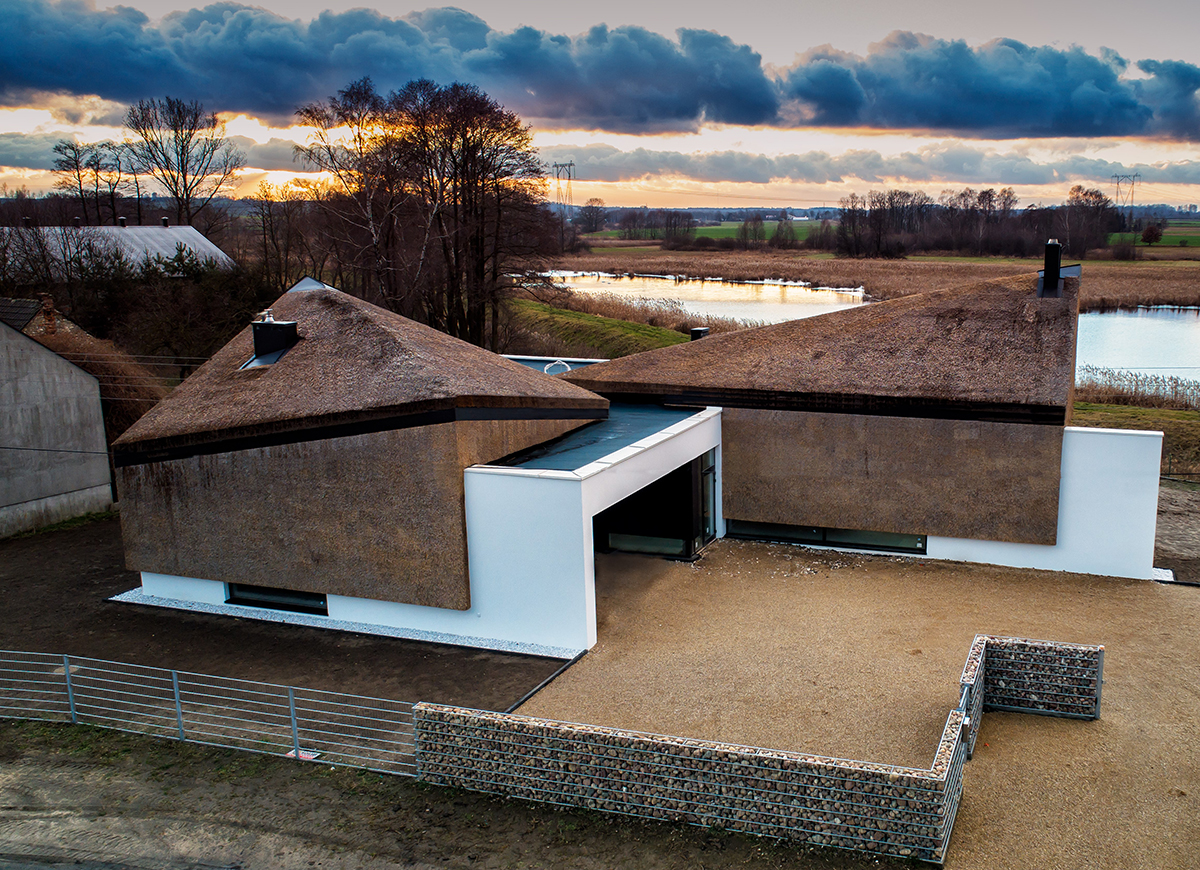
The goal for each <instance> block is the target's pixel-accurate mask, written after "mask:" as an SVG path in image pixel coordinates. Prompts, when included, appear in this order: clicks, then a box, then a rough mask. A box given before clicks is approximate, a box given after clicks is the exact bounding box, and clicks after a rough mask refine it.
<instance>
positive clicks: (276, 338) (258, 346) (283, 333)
mask: <svg viewBox="0 0 1200 870" xmlns="http://www.w3.org/2000/svg"><path fill="white" fill-rule="evenodd" d="M251 326H252V327H253V328H254V356H255V357H263V356H266V355H267V354H270V353H277V352H278V351H281V350H287V349H288V348H290V347H294V346H295V345H296V342H297V341H299V340H300V336H299V335H298V334H297V332H296V321H294V320H276V319H275V318H274V317H273V316H272V315H271V309H270V308H268V309H267V310H266V311H265V312H263V319H262V320H256V321H254V323H252V324H251Z"/></svg>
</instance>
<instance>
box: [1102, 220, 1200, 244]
mask: <svg viewBox="0 0 1200 870" xmlns="http://www.w3.org/2000/svg"><path fill="white" fill-rule="evenodd" d="M1134 238H1136V239H1137V244H1138V247H1139V248H1144V247H1155V248H1174V247H1179V246H1180V244H1181V243H1182V242H1186V243H1187V247H1200V220H1197V221H1171V225H1170V226H1168V227H1167V228H1166V229H1165V230H1163V237H1162V241H1161V242H1155V243H1154V245H1153V246H1149V245H1146V244H1145V243H1144V242H1143V241H1142V235H1141V233H1109V236H1108V243H1109V244H1110V245H1112V244H1116V243H1118V242H1129V241H1132V240H1133V239H1134Z"/></svg>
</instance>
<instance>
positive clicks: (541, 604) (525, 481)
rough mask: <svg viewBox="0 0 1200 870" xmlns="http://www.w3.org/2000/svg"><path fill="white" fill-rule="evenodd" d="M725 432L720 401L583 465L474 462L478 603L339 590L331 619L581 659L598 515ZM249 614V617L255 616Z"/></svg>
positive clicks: (470, 537) (150, 590)
mask: <svg viewBox="0 0 1200 870" xmlns="http://www.w3.org/2000/svg"><path fill="white" fill-rule="evenodd" d="M720 439H721V417H720V411H719V410H717V409H710V410H708V411H704V412H700V413H698V414H696V415H694V416H692V417H689V418H688V419H686V420H683V421H681V422H679V423H676V424H675V425H673V426H670V427H667V428H666V429H664V430H663V431H661V432H658V433H656V434H654V435H651V436H649V437H648V438H645V439H643V440H642V441H639V442H637V443H636V444H634V445H631V446H630V447H627V448H624V449H623V450H620V451H618V452H616V453H613V454H610V455H609V456H606V457H604V458H603V459H600V460H598V461H596V462H593V463H591V464H589V465H586V466H584V467H582V468H579V469H576V470H575V471H542V470H538V469H523V468H511V467H499V466H476V467H473V468H468V469H467V470H466V472H465V474H463V475H462V478H463V480H464V486H465V505H466V521H467V551H468V554H469V561H470V589H471V591H470V608H469V609H467V610H449V609H444V608H440V607H429V606H418V605H415V604H410V603H399V602H396V601H395V600H392V601H388V600H379V599H378V598H377V597H375V596H370V595H366V596H363V595H348V594H345V593H340V594H332V595H329V596H328V605H329V619H330V620H343V621H346V622H356V623H367V624H372V625H380V626H387V627H391V628H395V629H399V630H401V631H402V632H407V634H405V636H410V637H416V638H420V639H424V640H435V641H440V642H444V643H457V644H463V645H467V646H478V647H483V648H488V649H502V650H513V651H521V652H532V653H537V654H542V655H554V656H563V657H570V656H573V655H575V654H576V653H578V652H579V651H580V650H584V649H587V648H589V647H591V646H593V645H594V644H595V643H596V592H595V564H594V556H593V542H592V517H593V516H595V515H596V514H597V513H599V512H600V511H602V510H604V509H605V508H607V507H610V506H611V505H613V504H616V503H617V502H618V501H620V500H621V499H623V498H625V497H626V496H628V495H631V494H632V493H634V492H637V491H638V490H639V489H641V488H642V487H644V486H646V485H647V484H649V483H651V482H653V481H654V480H657V479H658V478H659V477H662V476H663V475H664V474H667V473H668V472H670V471H672V470H673V469H675V468H678V467H679V466H680V465H683V464H684V463H686V462H689V461H691V460H692V459H694V458H695V457H697V456H700V455H701V454H703V453H704V452H705V451H707V450H710V449H712V448H714V447H718V446H719V445H720ZM719 462H720V456H719V454H718V463H719ZM717 503H718V505H719V504H720V493H719V492H718V501H717ZM180 574H182V575H183V576H171V575H180ZM201 577H203V575H201ZM269 585H283V584H279V583H275V584H269ZM142 588H143V591H144V592H145V593H146V594H147V595H152V596H156V597H159V598H163V599H176V600H182V601H195V602H200V603H203V604H209V605H220V604H222V603H223V602H224V600H225V599H224V594H225V593H224V587H223V585H222V584H221V583H219V582H214V579H213V578H212V577H211V575H209V576H208V577H204V579H197V576H196V575H195V574H185V573H184V572H183V571H159V572H150V571H148V570H146V569H143V574H142ZM287 588H296V587H287ZM246 610H248V608H240V609H239V610H238V614H239V615H250V614H248V613H246V612H244V611H246ZM306 619H309V618H308V617H306ZM312 619H316V620H318V621H319V620H320V617H313V618H312Z"/></svg>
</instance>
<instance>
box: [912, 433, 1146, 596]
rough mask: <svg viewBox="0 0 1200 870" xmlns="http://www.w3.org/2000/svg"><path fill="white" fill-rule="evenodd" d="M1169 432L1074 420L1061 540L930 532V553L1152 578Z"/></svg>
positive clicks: (1067, 438)
mask: <svg viewBox="0 0 1200 870" xmlns="http://www.w3.org/2000/svg"><path fill="white" fill-rule="evenodd" d="M1162 439H1163V436H1162V433H1161V432H1137V431H1130V430H1126V429H1084V428H1079V427H1073V426H1068V427H1067V428H1066V429H1065V430H1064V432H1063V449H1062V476H1061V482H1060V484H1059V495H1058V541H1057V543H1056V544H1055V545H1054V546H1052V547H1048V546H1041V545H1037V544H1010V543H1005V542H1001V541H973V540H967V539H963V538H938V537H932V536H930V537H929V539H928V543H927V546H928V555H929V557H930V558H933V559H954V560H958V561H962V562H985V563H989V564H993V565H1009V566H1012V567H1015V568H1041V569H1046V570H1050V571H1073V572H1076V573H1081V574H1100V575H1103V576H1110V577H1129V578H1134V579H1139V580H1148V579H1151V578H1152V577H1153V571H1152V569H1153V565H1154V531H1155V526H1156V523H1157V517H1158V475H1159V464H1160V461H1161V456H1162Z"/></svg>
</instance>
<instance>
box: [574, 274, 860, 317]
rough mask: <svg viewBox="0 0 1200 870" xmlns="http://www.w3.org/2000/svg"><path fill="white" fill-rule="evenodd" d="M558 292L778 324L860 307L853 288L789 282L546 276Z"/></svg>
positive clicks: (593, 275)
mask: <svg viewBox="0 0 1200 870" xmlns="http://www.w3.org/2000/svg"><path fill="white" fill-rule="evenodd" d="M550 274H551V275H552V276H553V277H554V278H556V279H557V280H559V281H560V282H561V283H562V284H563V285H564V286H566V287H570V288H571V289H573V290H578V291H580V292H582V293H612V294H613V295H616V296H625V297H630V298H635V299H677V300H678V301H679V302H680V304H682V305H683V307H684V309H686V310H687V311H689V312H691V313H693V314H711V315H714V316H717V317H733V318H736V319H737V320H759V321H764V322H766V323H780V322H782V321H784V320H798V319H799V318H801V317H813V316H815V315H817V314H826V313H828V312H830V311H841V310H842V309H843V308H853V307H855V306H857V305H862V304H863V291H862V288H861V287H859V288H857V289H851V288H831V287H812V286H810V285H808V284H803V283H800V282H790V281H763V282H748V283H741V282H733V281H723V280H722V279H720V278H709V279H706V280H691V279H675V278H671V277H658V276H638V277H634V278H626V277H621V276H617V275H606V274H604V273H596V272H551V273H550Z"/></svg>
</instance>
